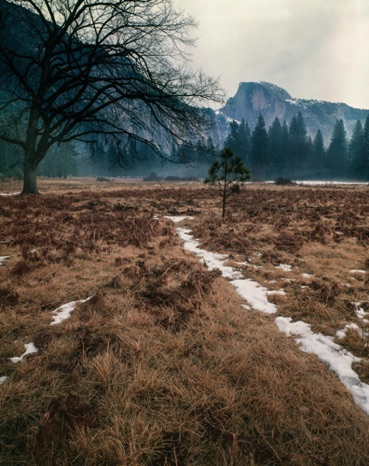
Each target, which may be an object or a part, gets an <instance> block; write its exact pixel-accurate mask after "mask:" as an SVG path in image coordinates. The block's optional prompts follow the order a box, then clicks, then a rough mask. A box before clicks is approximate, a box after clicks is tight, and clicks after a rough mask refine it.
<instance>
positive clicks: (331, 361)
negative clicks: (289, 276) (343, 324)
mask: <svg viewBox="0 0 369 466" xmlns="http://www.w3.org/2000/svg"><path fill="white" fill-rule="evenodd" d="M276 324H277V326H278V328H279V330H280V331H282V332H284V333H285V334H286V335H294V336H296V337H297V338H296V342H297V343H299V345H300V346H301V349H302V351H305V352H307V353H313V354H316V355H317V356H318V357H319V358H320V359H321V360H322V361H324V362H325V363H326V364H328V366H329V367H330V369H331V370H332V371H333V372H335V373H336V374H337V375H338V377H339V379H340V381H341V382H342V383H343V384H344V385H345V386H346V387H347V388H348V389H349V390H350V391H351V393H352V395H353V397H354V400H355V402H356V403H357V404H358V405H359V406H360V407H361V409H362V410H363V411H365V412H366V413H367V414H369V385H367V384H365V383H363V382H361V380H360V379H359V377H358V375H357V374H356V372H355V371H353V370H352V368H351V365H352V363H353V362H357V361H360V358H357V357H355V356H354V355H353V354H351V353H350V352H349V351H346V350H344V349H343V348H342V347H341V346H340V345H337V344H336V343H334V342H333V338H332V337H328V336H325V335H322V334H321V333H313V332H312V331H311V329H310V325H309V324H306V323H305V322H301V321H298V322H292V319H291V317H277V318H276Z"/></svg>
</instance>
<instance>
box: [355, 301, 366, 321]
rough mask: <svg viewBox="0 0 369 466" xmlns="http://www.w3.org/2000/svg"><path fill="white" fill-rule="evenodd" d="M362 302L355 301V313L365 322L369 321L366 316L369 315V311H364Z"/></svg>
mask: <svg viewBox="0 0 369 466" xmlns="http://www.w3.org/2000/svg"><path fill="white" fill-rule="evenodd" d="M360 306H361V303H355V314H356V315H357V317H358V318H359V319H362V320H363V322H365V323H366V322H369V321H368V319H365V317H366V316H367V315H368V312H365V311H364V308H362V307H360Z"/></svg>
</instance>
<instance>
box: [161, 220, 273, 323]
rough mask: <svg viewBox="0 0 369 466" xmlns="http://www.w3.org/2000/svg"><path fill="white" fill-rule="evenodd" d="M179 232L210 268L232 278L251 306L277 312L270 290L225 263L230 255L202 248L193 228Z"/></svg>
mask: <svg viewBox="0 0 369 466" xmlns="http://www.w3.org/2000/svg"><path fill="white" fill-rule="evenodd" d="M168 218H170V217H168ZM177 232H178V234H179V237H180V238H181V239H183V240H184V248H185V249H187V250H188V251H191V252H194V253H195V254H196V255H198V256H200V257H201V258H202V260H203V262H204V264H206V266H207V267H208V269H209V270H214V269H219V270H220V271H221V272H222V275H223V277H225V278H228V279H229V280H230V283H231V284H232V285H233V286H234V287H235V288H236V289H237V292H238V293H239V294H240V296H242V298H244V299H245V300H246V301H247V302H248V303H249V304H250V306H252V307H253V308H254V309H256V310H258V311H262V312H265V313H267V314H274V313H275V312H277V307H276V306H275V305H274V304H272V303H270V302H269V301H268V290H267V289H266V288H264V287H263V286H261V285H259V283H257V282H254V281H253V280H250V279H247V278H244V277H243V275H242V273H241V272H238V271H237V270H234V268H233V267H229V266H226V265H224V262H225V260H226V258H227V257H228V256H227V255H225V254H216V253H212V252H208V251H205V250H204V249H201V248H200V247H199V246H200V243H199V242H198V241H196V240H194V239H193V237H192V235H191V230H188V229H186V228H177Z"/></svg>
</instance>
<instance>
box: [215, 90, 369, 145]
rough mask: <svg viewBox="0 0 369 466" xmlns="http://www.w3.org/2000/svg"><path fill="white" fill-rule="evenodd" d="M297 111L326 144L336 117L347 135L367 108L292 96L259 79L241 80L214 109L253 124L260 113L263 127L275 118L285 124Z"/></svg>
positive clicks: (311, 132)
mask: <svg viewBox="0 0 369 466" xmlns="http://www.w3.org/2000/svg"><path fill="white" fill-rule="evenodd" d="M299 111H301V113H302V116H303V117H304V120H305V124H306V129H307V131H308V134H309V135H310V136H312V137H314V135H315V134H316V132H317V131H318V129H320V130H321V131H322V134H323V136H324V140H325V143H326V144H328V143H329V140H330V137H331V134H332V130H333V126H334V124H335V122H336V120H339V119H342V120H343V122H344V124H345V128H346V131H347V133H348V135H351V132H352V130H353V127H354V125H355V123H356V121H357V120H361V121H364V119H365V118H366V117H367V115H368V113H369V110H365V109H358V108H354V107H350V106H349V105H347V104H345V103H334V102H327V101H319V100H314V99H295V98H293V97H292V96H291V95H290V94H289V93H288V92H287V91H286V90H285V89H282V88H281V87H278V86H276V85H275V84H271V83H267V82H264V81H261V82H259V83H258V82H242V83H240V84H239V87H238V90H237V93H236V94H235V96H234V97H231V98H230V99H228V101H227V102H226V105H225V106H224V107H223V108H221V109H220V110H219V112H218V119H219V120H221V122H220V124H221V125H223V124H224V123H222V117H226V119H227V118H230V119H234V120H238V121H241V120H242V118H244V119H245V121H248V122H249V124H250V126H251V127H254V125H255V123H256V120H257V118H258V116H259V114H260V113H261V114H262V115H263V117H264V120H265V123H266V125H267V126H270V125H271V124H272V123H273V120H274V119H275V118H276V117H278V118H279V119H280V121H281V123H283V121H284V120H286V122H287V123H288V124H289V123H290V121H291V119H292V118H293V116H294V115H296V114H297V113H298V112H299Z"/></svg>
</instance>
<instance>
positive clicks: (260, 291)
mask: <svg viewBox="0 0 369 466" xmlns="http://www.w3.org/2000/svg"><path fill="white" fill-rule="evenodd" d="M230 283H231V284H232V285H233V286H234V287H235V288H236V290H237V292H238V294H239V295H240V296H241V297H242V298H243V299H245V300H246V301H247V302H248V303H249V304H250V305H251V306H252V307H253V308H254V309H256V310H257V311H261V312H264V313H265V314H275V313H276V312H277V306H276V305H275V304H273V303H270V302H269V301H268V290H267V289H266V288H264V287H263V286H261V285H259V283H257V282H254V281H253V280H250V279H248V278H244V279H243V280H232V281H231V282H230Z"/></svg>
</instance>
